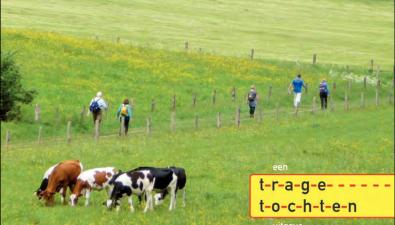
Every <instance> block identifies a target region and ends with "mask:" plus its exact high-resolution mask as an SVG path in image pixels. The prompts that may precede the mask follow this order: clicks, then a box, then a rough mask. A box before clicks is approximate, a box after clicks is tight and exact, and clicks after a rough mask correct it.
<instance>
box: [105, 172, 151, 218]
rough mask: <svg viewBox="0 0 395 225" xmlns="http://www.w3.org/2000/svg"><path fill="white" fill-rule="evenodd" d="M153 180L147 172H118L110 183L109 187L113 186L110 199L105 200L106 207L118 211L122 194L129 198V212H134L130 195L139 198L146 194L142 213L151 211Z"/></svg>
mask: <svg viewBox="0 0 395 225" xmlns="http://www.w3.org/2000/svg"><path fill="white" fill-rule="evenodd" d="M154 183H155V178H154V176H153V175H152V173H151V172H150V171H149V170H146V169H142V170H131V171H128V172H126V173H125V172H119V173H118V174H116V175H114V176H113V178H112V179H111V181H110V184H111V185H114V187H113V189H112V192H111V197H110V199H109V200H107V203H106V205H107V207H108V208H110V209H111V208H113V207H114V206H116V209H117V211H118V210H120V198H122V196H123V195H124V194H126V195H127V196H129V199H128V202H129V205H130V211H131V212H134V207H133V200H132V194H135V195H137V196H141V195H142V194H144V193H145V194H146V196H147V203H146V205H145V209H144V212H147V210H148V208H149V209H151V210H152V209H153V204H152V196H151V191H152V190H153V188H154Z"/></svg>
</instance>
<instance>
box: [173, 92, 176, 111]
mask: <svg viewBox="0 0 395 225" xmlns="http://www.w3.org/2000/svg"><path fill="white" fill-rule="evenodd" d="M172 108H173V110H176V95H173V106H172Z"/></svg>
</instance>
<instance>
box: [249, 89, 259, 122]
mask: <svg viewBox="0 0 395 225" xmlns="http://www.w3.org/2000/svg"><path fill="white" fill-rule="evenodd" d="M257 101H258V94H257V92H256V88H255V85H251V89H250V91H249V92H248V106H249V107H250V118H254V113H255V107H256V104H257Z"/></svg>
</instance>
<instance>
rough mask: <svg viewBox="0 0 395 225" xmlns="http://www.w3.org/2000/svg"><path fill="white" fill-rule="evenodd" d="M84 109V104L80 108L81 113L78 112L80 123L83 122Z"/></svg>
mask: <svg viewBox="0 0 395 225" xmlns="http://www.w3.org/2000/svg"><path fill="white" fill-rule="evenodd" d="M85 111H86V108H85V106H84V105H83V106H82V110H81V113H80V122H81V123H82V122H84V117H85V113H86V112H85Z"/></svg>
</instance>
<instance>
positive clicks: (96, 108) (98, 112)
mask: <svg viewBox="0 0 395 225" xmlns="http://www.w3.org/2000/svg"><path fill="white" fill-rule="evenodd" d="M102 97H103V93H102V92H101V91H99V92H97V94H96V97H94V98H93V99H92V100H91V103H90V104H89V110H90V111H91V112H92V116H93V124H95V122H96V120H98V121H99V123H101V120H102V115H103V110H107V103H106V102H105V101H104V99H103V98H102Z"/></svg>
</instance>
